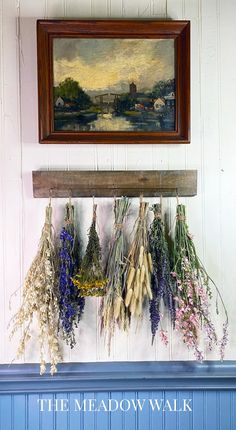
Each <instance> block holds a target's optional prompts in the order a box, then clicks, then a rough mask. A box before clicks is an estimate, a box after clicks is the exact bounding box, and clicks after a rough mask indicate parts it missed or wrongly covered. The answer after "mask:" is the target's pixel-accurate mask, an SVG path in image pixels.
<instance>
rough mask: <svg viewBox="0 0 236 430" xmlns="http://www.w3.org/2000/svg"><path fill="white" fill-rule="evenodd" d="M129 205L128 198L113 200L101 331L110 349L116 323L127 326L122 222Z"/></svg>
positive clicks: (101, 310)
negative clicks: (104, 333)
mask: <svg viewBox="0 0 236 430" xmlns="http://www.w3.org/2000/svg"><path fill="white" fill-rule="evenodd" d="M129 206H130V202H129V199H127V198H126V197H122V198H121V199H116V200H115V205H114V214H115V224H114V233H113V238H112V241H111V245H110V252H109V256H108V262H107V268H106V277H107V279H108V284H107V292H106V296H104V298H103V299H102V303H101V309H100V315H101V332H103V331H105V332H106V334H107V335H108V346H109V349H110V343H111V338H112V336H113V334H114V330H115V325H116V323H117V324H118V325H119V327H120V328H122V329H123V330H125V329H126V328H127V326H128V321H127V312H126V309H125V305H124V232H123V223H124V218H125V217H126V215H127V212H128V209H129Z"/></svg>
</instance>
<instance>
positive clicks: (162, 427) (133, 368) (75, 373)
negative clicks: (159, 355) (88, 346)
mask: <svg viewBox="0 0 236 430" xmlns="http://www.w3.org/2000/svg"><path fill="white" fill-rule="evenodd" d="M38 369H39V368H38V365H35V364H24V365H11V366H8V365H1V366H0V430H235V429H236V416H235V414H236V408H235V402H236V362H232V361H226V362H224V363H219V362H204V363H203V364H197V363H195V362H133V363H130V362H125V363H124V362H120V363H112V362H109V363H70V364H64V365H61V366H60V367H59V371H58V374H57V375H55V376H53V377H52V376H50V375H44V376H39V374H38ZM56 409H57V410H56ZM63 409H64V410H63Z"/></svg>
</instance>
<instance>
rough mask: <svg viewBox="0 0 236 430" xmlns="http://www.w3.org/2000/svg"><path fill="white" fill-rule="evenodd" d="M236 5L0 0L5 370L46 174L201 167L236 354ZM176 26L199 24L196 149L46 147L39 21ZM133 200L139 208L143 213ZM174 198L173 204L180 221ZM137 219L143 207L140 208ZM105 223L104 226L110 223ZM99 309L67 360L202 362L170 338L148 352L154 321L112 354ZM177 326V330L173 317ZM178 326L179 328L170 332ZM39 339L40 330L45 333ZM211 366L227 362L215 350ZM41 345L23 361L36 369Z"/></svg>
mask: <svg viewBox="0 0 236 430" xmlns="http://www.w3.org/2000/svg"><path fill="white" fill-rule="evenodd" d="M235 16H236V2H235V0H207V1H204V0H90V1H88V0H44V1H42V0H34V1H32V0H0V23H1V24H0V31H1V40H0V100H1V107H0V108H1V118H0V121H1V129H0V137H1V141H0V151H1V160H0V163H1V165H0V193H1V197H0V283H1V284H0V291H1V301H0V335H1V347H0V362H3V363H4V362H10V361H11V360H12V358H13V357H14V353H15V348H16V342H15V341H14V342H11V343H10V342H9V332H8V331H7V325H8V323H9V320H10V318H11V317H12V315H13V314H14V312H15V311H16V309H17V307H18V306H19V303H20V293H19V292H18V294H17V295H16V296H13V298H12V309H11V310H9V299H10V297H11V295H12V294H13V293H14V292H15V290H16V289H17V288H19V287H20V286H21V285H22V281H23V278H24V275H25V273H26V271H27V268H28V267H29V264H30V262H31V260H32V258H33V256H34V254H35V251H36V248H37V244H38V239H39V236H40V230H41V227H42V223H43V217H44V208H45V205H46V201H44V200H36V199H35V200H34V199H33V198H32V184H31V171H32V170H37V169H40V168H48V169H55V168H60V169H69V168H82V169H101V170H102V169H161V168H162V169H165V168H166V169H179V168H183V169H185V168H187V169H192V168H194V169H198V172H199V189H198V196H197V197H195V198H188V199H183V202H186V204H187V209H188V219H189V224H190V229H191V231H192V232H193V234H194V236H195V242H196V244H197V248H198V251H199V254H200V256H201V257H202V259H203V260H204V262H205V264H206V266H207V268H208V270H209V273H210V274H211V275H212V276H213V278H214V279H215V281H216V282H217V284H218V285H219V287H220V289H221V291H222V294H223V296H224V299H225V302H226V305H227V307H228V310H229V316H230V324H231V334H230V346H229V348H228V350H227V358H228V359H235V358H236V330H235V329H234V327H235V326H236V313H235V311H234V302H235V295H236V265H235V256H236V255H235V243H236V227H235V213H236V190H235V185H236V181H235V179H234V177H235V173H234V171H235V162H236V149H235V114H234V112H235V100H236V59H235V55H234V45H235V42H236V26H235V22H234V21H235ZM49 17H50V18H57V17H60V18H82V17H88V18H89V17H94V18H96V17H104V18H106V17H107V18H109V17H115V18H121V17H123V18H128V17H133V18H137V17H139V18H150V17H151V18H154V19H155V18H157V19H158V18H167V17H168V18H172V19H190V20H191V32H192V34H191V48H192V59H191V64H192V72H191V74H192V76H191V79H192V88H191V97H192V108H191V109H192V142H191V145H186V146H184V145H182V146H180V145H169V146H165V145H138V146H135V145H120V146H118V145H99V146H96V145H78V146H76V145H74V146H69V145H68V146H66V145H60V146H59V145H52V146H47V145H43V146H41V145H39V144H38V137H37V84H36V80H37V79H36V33H35V28H36V26H35V23H36V19H37V18H49ZM53 203H54V207H55V212H54V217H55V224H56V225H60V223H61V220H62V218H63V204H64V202H63V201H62V200H55V202H53ZM137 204H138V202H137V200H135V201H134V209H136V208H137ZM76 205H77V210H78V217H79V224H80V231H81V233H82V234H83V242H84V243H85V240H86V231H87V228H88V227H89V223H90V219H91V207H92V202H91V200H87V201H84V200H82V199H78V201H77V203H76ZM111 205H112V202H111V201H110V200H109V199H107V200H104V201H103V202H101V205H100V207H99V231H100V234H101V238H102V242H103V243H106V241H107V239H108V235H109V232H110V227H111V222H112V220H111V217H110V214H111ZM175 205H176V202H175V200H174V199H169V200H168V201H165V206H166V209H167V210H168V211H169V213H170V217H169V218H170V222H171V220H172V218H173V215H174V211H175ZM134 212H135V210H134ZM104 219H105V220H106V224H107V220H108V221H109V222H108V224H109V225H108V227H107V228H106V229H105V228H104V224H103V220H104ZM97 309H98V303H97V301H96V299H89V300H88V301H87V304H86V310H85V315H84V318H83V322H82V323H81V325H80V328H79V331H78V335H79V345H78V346H77V347H76V348H75V350H73V351H72V352H71V351H69V349H67V348H65V350H64V355H65V360H72V361H93V360H108V359H111V360H144V359H147V360H153V359H164V360H168V359H171V360H177V359H190V358H192V355H191V354H189V353H188V351H187V350H186V349H185V348H184V347H180V343H179V339H178V337H177V336H176V334H173V333H171V342H170V345H169V347H168V348H165V347H163V346H162V345H161V344H160V343H159V341H158V340H157V342H156V344H155V345H154V347H151V346H150V333H149V332H150V327H149V322H148V313H147V316H146V318H145V320H144V321H143V324H142V327H140V328H139V329H138V331H137V332H136V327H132V329H131V331H130V333H129V336H127V335H124V334H121V333H116V335H115V339H114V342H113V345H112V351H111V356H110V357H108V355H107V352H106V348H105V347H104V342H103V340H102V339H101V338H100V336H99V330H98V320H97ZM166 324H167V326H168V325H169V323H168V321H166ZM169 329H170V327H169ZM35 334H36V333H35ZM207 358H209V359H214V358H217V355H216V354H213V353H212V354H208V355H207ZM37 360H38V355H37V350H36V349H35V344H34V342H33V341H32V343H31V344H30V345H29V349H28V350H27V354H26V356H25V361H37Z"/></svg>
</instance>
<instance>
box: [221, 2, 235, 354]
mask: <svg viewBox="0 0 236 430" xmlns="http://www.w3.org/2000/svg"><path fill="white" fill-rule="evenodd" d="M227 5H228V6H227V7H226V3H225V2H223V1H222V0H221V1H218V3H217V7H218V73H219V75H218V76H219V82H220V88H219V90H220V91H219V104H220V112H221V115H220V118H219V127H218V129H219V142H220V160H219V167H220V173H219V174H220V205H221V211H220V216H221V220H220V222H221V234H222V240H221V255H220V257H221V267H220V287H221V288H222V290H223V294H224V298H225V302H226V305H227V308H228V310H229V314H230V315H229V316H230V327H231V329H230V344H229V347H228V348H227V355H226V357H227V358H228V359H230V360H234V359H235V345H236V331H235V330H234V327H235V325H236V314H235V312H234V311H233V306H232V305H233V303H234V300H233V298H234V297H235V296H234V294H235V285H236V270H235V251H234V244H235V243H236V228H235V217H234V214H235V213H236V191H235V159H236V156H235V139H234V135H235V102H234V100H235V97H236V62H235V58H233V56H232V51H231V49H232V45H233V43H235V41H236V26H235V16H236V3H235V2H234V1H233V0H229V1H227Z"/></svg>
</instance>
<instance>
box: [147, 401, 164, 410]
mask: <svg viewBox="0 0 236 430" xmlns="http://www.w3.org/2000/svg"><path fill="white" fill-rule="evenodd" d="M148 400H149V404H150V406H151V408H152V410H153V411H155V409H157V410H158V411H160V410H161V408H162V406H163V403H164V400H163V399H160V400H158V399H148ZM159 402H160V403H159Z"/></svg>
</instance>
